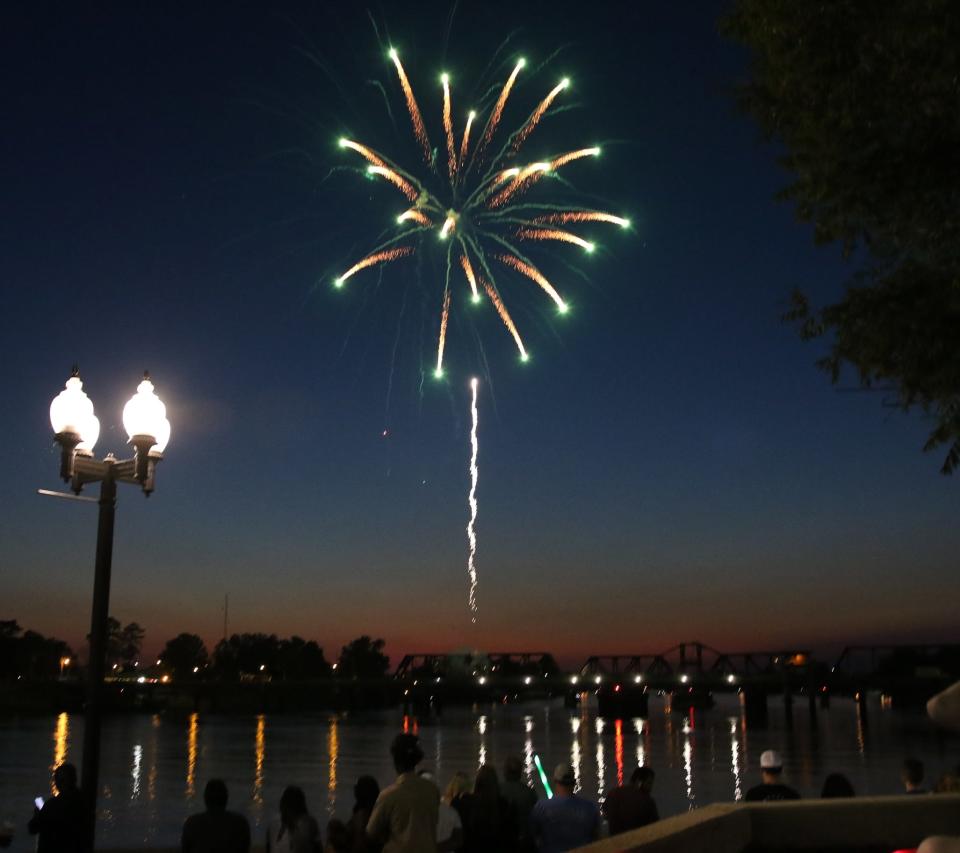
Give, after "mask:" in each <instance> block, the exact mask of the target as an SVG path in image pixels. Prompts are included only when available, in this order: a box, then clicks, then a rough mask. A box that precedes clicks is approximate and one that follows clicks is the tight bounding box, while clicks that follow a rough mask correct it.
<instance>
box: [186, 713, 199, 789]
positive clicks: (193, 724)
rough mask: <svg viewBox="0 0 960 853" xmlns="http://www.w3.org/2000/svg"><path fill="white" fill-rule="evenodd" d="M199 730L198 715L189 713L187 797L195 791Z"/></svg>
mask: <svg viewBox="0 0 960 853" xmlns="http://www.w3.org/2000/svg"><path fill="white" fill-rule="evenodd" d="M199 731H200V715H199V714H197V713H196V712H194V713H192V714H191V715H190V720H189V722H188V723H187V797H188V798H192V797H193V795H194V794H195V793H196V792H197V734H198V732H199Z"/></svg>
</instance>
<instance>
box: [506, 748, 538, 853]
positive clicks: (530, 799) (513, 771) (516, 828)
mask: <svg viewBox="0 0 960 853" xmlns="http://www.w3.org/2000/svg"><path fill="white" fill-rule="evenodd" d="M522 774H523V763H522V762H521V761H520V758H519V757H518V756H516V755H510V756H507V759H506V761H504V763H503V784H502V785H501V786H500V796H501V797H503V798H504V800H506V801H507V807H508V810H509V815H510V832H511V836H512V839H513V846H514V849H515V850H517V851H520V853H530V851H532V850H533V849H535V848H534V846H533V839H532V838H530V812H532V811H533V807H534V806H535V805H536V804H537V792H536V791H534V790H533V788H531V787H530V786H529V785H527V784H525V783H524V781H523V779H522Z"/></svg>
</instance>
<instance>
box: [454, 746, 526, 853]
mask: <svg viewBox="0 0 960 853" xmlns="http://www.w3.org/2000/svg"><path fill="white" fill-rule="evenodd" d="M456 809H457V811H458V812H459V813H460V820H461V822H462V824H463V848H462V849H463V850H464V853H489V852H490V851H493V850H501V851H502V850H505V849H508V848H509V847H511V846H512V839H511V831H510V830H511V827H510V807H509V806H508V805H507V801H506V800H505V799H504V798H503V797H502V796H500V781H499V780H498V779H497V771H496V770H494V769H493V767H491V766H490V765H489V764H481V765H480V769H479V770H478V771H477V778H476V779H475V780H474V783H473V791H472V792H471V793H469V794H464V796H462V797H460V799H459V800H457V805H456Z"/></svg>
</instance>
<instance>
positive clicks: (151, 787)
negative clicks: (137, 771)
mask: <svg viewBox="0 0 960 853" xmlns="http://www.w3.org/2000/svg"><path fill="white" fill-rule="evenodd" d="M159 728H160V715H159V714H154V715H153V719H152V720H151V727H150V732H151V734H150V769H149V770H148V771H147V799H148V800H150V802H153V801H154V800H155V799H156V798H157V733H158V730H159Z"/></svg>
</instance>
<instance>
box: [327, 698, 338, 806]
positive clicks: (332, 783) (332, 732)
mask: <svg viewBox="0 0 960 853" xmlns="http://www.w3.org/2000/svg"><path fill="white" fill-rule="evenodd" d="M339 724H340V721H339V720H338V719H337V718H336V717H331V718H330V726H329V728H328V729H327V755H328V761H329V764H330V769H329V771H328V772H327V811H328V812H329V813H330V814H333V811H334V809H335V808H336V807H337V758H338V757H339V755H340V735H339V730H338V726H339Z"/></svg>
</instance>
